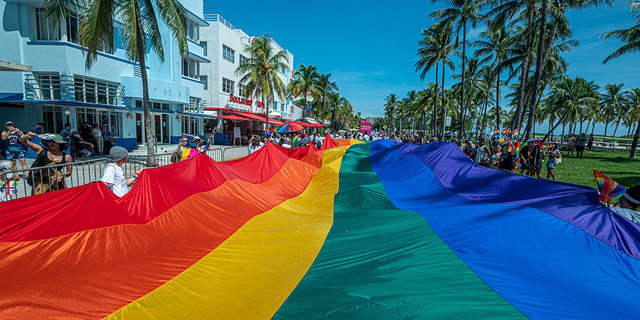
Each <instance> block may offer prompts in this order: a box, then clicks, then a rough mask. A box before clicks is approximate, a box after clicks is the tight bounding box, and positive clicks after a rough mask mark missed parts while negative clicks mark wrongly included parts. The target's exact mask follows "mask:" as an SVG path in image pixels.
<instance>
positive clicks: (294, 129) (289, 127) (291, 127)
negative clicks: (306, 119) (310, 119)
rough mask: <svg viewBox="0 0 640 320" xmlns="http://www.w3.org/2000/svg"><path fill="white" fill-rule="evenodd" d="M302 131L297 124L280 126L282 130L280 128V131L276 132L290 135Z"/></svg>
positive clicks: (301, 127)
mask: <svg viewBox="0 0 640 320" xmlns="http://www.w3.org/2000/svg"><path fill="white" fill-rule="evenodd" d="M302 129H304V127H303V126H301V125H299V124H296V123H288V124H285V125H284V126H282V128H280V130H278V132H279V133H292V132H298V131H301V130H302Z"/></svg>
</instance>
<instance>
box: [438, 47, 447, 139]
mask: <svg viewBox="0 0 640 320" xmlns="http://www.w3.org/2000/svg"><path fill="white" fill-rule="evenodd" d="M444 65H445V63H444V58H443V59H442V85H441V86H442V95H441V96H442V103H441V104H442V106H441V107H440V108H441V109H442V130H441V132H440V141H444V131H445V130H446V129H445V123H446V121H447V119H446V117H447V110H446V109H445V106H444Z"/></svg>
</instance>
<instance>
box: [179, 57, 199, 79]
mask: <svg viewBox="0 0 640 320" xmlns="http://www.w3.org/2000/svg"><path fill="white" fill-rule="evenodd" d="M182 75H183V76H185V77H189V78H192V79H198V78H199V77H200V62H198V61H196V60H193V59H189V58H185V57H183V58H182Z"/></svg>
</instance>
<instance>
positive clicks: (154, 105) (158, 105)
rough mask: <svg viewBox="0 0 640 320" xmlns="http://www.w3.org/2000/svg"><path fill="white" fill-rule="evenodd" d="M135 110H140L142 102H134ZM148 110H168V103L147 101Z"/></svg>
mask: <svg viewBox="0 0 640 320" xmlns="http://www.w3.org/2000/svg"><path fill="white" fill-rule="evenodd" d="M136 108H140V109H142V100H136ZM149 108H150V109H151V110H169V104H168V103H162V102H155V101H149Z"/></svg>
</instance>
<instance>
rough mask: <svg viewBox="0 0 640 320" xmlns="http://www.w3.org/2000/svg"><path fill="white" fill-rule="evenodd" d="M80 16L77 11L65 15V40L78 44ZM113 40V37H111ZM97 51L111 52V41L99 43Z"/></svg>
mask: <svg viewBox="0 0 640 320" xmlns="http://www.w3.org/2000/svg"><path fill="white" fill-rule="evenodd" d="M81 18H82V16H81V15H80V14H78V13H75V12H74V13H72V14H70V15H68V16H67V24H66V26H67V42H71V43H75V44H80V39H79V38H78V31H79V29H80V19H81ZM112 40H113V39H112ZM98 51H101V52H104V53H108V54H113V52H114V45H113V41H112V42H111V43H109V44H101V45H100V47H99V48H98Z"/></svg>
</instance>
